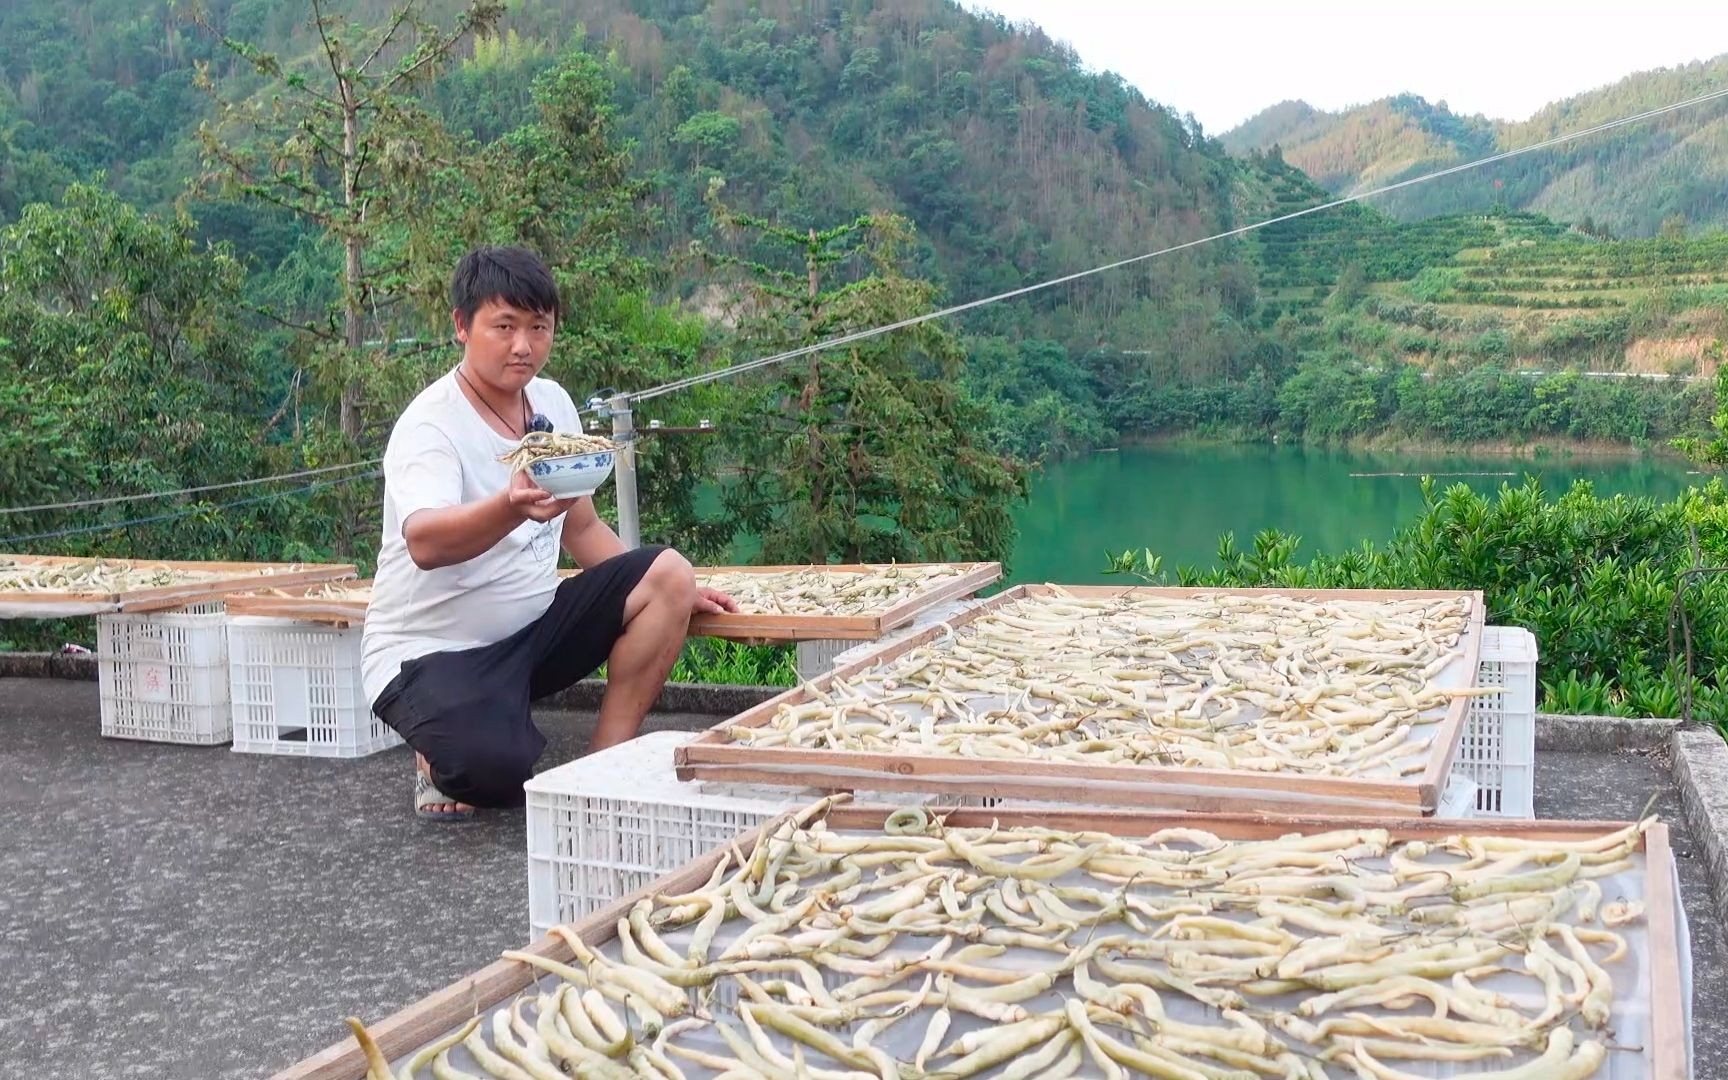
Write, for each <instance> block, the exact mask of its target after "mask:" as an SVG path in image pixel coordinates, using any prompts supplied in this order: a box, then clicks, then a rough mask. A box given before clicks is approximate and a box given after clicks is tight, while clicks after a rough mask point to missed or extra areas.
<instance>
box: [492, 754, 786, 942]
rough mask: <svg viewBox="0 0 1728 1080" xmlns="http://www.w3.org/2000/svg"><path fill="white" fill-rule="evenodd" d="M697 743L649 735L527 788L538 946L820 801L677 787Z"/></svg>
mask: <svg viewBox="0 0 1728 1080" xmlns="http://www.w3.org/2000/svg"><path fill="white" fill-rule="evenodd" d="M691 738H692V735H691V734H690V733H689V732H683V731H662V732H655V733H652V734H648V735H643V736H640V737H639V738H636V739H632V740H631V741H630V742H627V743H622V744H620V745H618V746H614V747H610V748H608V749H606V750H602V751H600V752H599V753H595V754H590V755H588V756H587V757H583V758H578V759H576V760H575V761H572V762H569V763H568V764H564V765H560V766H558V767H556V768H553V769H548V770H547V771H545V772H543V773H540V774H539V775H538V776H535V777H533V778H531V779H530V780H528V782H527V783H526V784H524V785H523V789H524V790H525V791H526V793H527V802H528V829H527V831H528V923H529V929H530V931H531V932H532V934H533V936H534V937H536V938H538V937H540V936H541V935H543V934H545V933H546V932H547V931H548V930H549V929H551V928H552V927H553V926H555V925H557V924H559V923H564V922H570V921H572V920H574V919H580V918H582V917H584V916H586V915H592V914H593V913H594V912H596V911H598V910H600V909H601V908H602V907H604V906H606V905H607V904H609V903H611V902H612V901H614V900H617V899H619V898H620V897H623V896H627V895H629V894H630V893H632V892H634V891H635V890H637V889H640V888H642V887H643V886H644V885H647V884H648V883H649V882H651V881H653V880H654V879H655V878H658V877H660V876H662V875H663V874H665V873H667V872H668V871H670V870H675V869H677V868H678V867H680V866H683V865H684V864H685V863H687V862H689V861H690V860H692V859H694V858H696V857H697V856H698V855H702V854H704V853H706V852H708V851H711V850H713V849H714V848H715V847H717V846H719V845H720V844H723V843H726V842H728V841H731V840H733V839H735V838H736V837H737V836H738V834H739V833H742V832H744V831H745V830H747V829H750V828H753V827H754V826H756V825H760V824H761V823H762V822H764V821H767V820H768V819H769V818H772V817H774V816H775V815H776V814H779V813H782V812H784V811H785V810H788V809H791V808H793V807H797V806H803V805H806V804H808V803H809V802H810V801H811V800H812V799H814V798H816V797H817V795H816V793H815V792H812V791H809V790H800V789H794V788H767V787H761V788H758V787H754V786H746V785H733V784H684V783H680V782H679V780H678V778H677V776H676V775H674V773H673V766H672V752H673V751H674V750H675V749H676V748H677V747H678V746H680V745H682V744H683V743H685V742H687V741H689V740H690V739H691Z"/></svg>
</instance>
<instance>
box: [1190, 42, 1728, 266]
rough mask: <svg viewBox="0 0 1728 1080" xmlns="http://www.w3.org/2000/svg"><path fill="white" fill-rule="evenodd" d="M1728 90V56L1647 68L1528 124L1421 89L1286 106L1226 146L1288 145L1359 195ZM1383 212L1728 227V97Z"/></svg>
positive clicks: (1402, 199)
mask: <svg viewBox="0 0 1728 1080" xmlns="http://www.w3.org/2000/svg"><path fill="white" fill-rule="evenodd" d="M1724 86H1728V56H1719V57H1716V58H1715V59H1713V60H1708V61H1700V62H1697V63H1692V64H1685V65H1681V66H1679V67H1675V68H1667V69H1662V70H1658V71H1647V72H1640V73H1638V74H1636V75H1631V76H1628V77H1627V78H1625V79H1622V80H1620V81H1619V82H1616V83H1614V84H1612V85H1610V86H1606V87H1603V88H1601V89H1599V90H1593V91H1590V92H1589V93H1584V94H1579V95H1576V96H1574V97H1570V98H1567V99H1565V100H1564V101H1559V102H1556V103H1554V104H1552V105H1549V106H1547V107H1546V108H1544V109H1542V110H1541V111H1540V112H1538V113H1537V114H1536V115H1535V116H1533V117H1531V118H1530V119H1529V120H1526V121H1522V122H1518V123H1503V122H1495V121H1490V120H1488V119H1486V118H1484V117H1481V116H1459V115H1457V114H1456V113H1453V112H1452V111H1451V110H1449V109H1448V108H1447V107H1446V105H1445V103H1444V102H1440V103H1434V102H1429V101H1425V100H1423V99H1422V98H1420V97H1417V96H1415V95H1413V94H1402V95H1399V96H1396V97H1390V98H1384V99H1382V100H1380V101H1375V102H1371V103H1370V104H1367V105H1362V106H1359V107H1357V108H1353V109H1348V110H1345V111H1342V112H1336V113H1332V112H1323V111H1321V110H1318V109H1315V108H1313V107H1312V106H1310V105H1308V104H1306V103H1305V102H1301V101H1286V102H1282V103H1279V104H1277V105H1274V106H1271V107H1270V108H1268V109H1266V110H1265V111H1263V112H1261V113H1259V114H1258V115H1256V116H1254V117H1252V118H1251V119H1249V120H1248V121H1246V122H1245V123H1243V124H1242V125H1241V126H1240V127H1238V128H1236V129H1235V130H1233V131H1230V132H1228V133H1226V134H1225V135H1223V136H1221V139H1220V141H1222V142H1223V144H1224V145H1225V146H1227V147H1229V148H1230V150H1231V151H1232V152H1233V153H1239V154H1246V153H1248V152H1250V151H1253V150H1259V151H1267V150H1270V149H1271V148H1272V147H1274V146H1276V147H1278V148H1279V150H1280V151H1281V152H1282V155H1283V157H1284V160H1286V161H1288V162H1289V163H1290V164H1292V165H1295V166H1296V167H1297V168H1299V169H1302V170H1303V171H1304V172H1306V173H1308V175H1309V176H1311V177H1313V178H1314V179H1315V180H1316V181H1317V182H1319V183H1320V184H1321V185H1323V186H1324V187H1325V188H1326V189H1327V190H1329V191H1332V192H1337V193H1354V192H1360V191H1368V190H1371V189H1373V188H1377V187H1381V186H1383V185H1385V184H1388V183H1393V182H1396V181H1398V180H1403V179H1405V178H1407V177H1411V176H1417V175H1420V174H1422V173H1426V172H1432V171H1434V170H1436V169H1440V168H1445V167H1446V166H1449V165H1456V164H1458V163H1459V162H1461V161H1468V160H1472V159H1475V158H1481V157H1485V156H1487V155H1489V154H1493V153H1496V152H1498V151H1503V150H1513V149H1517V148H1519V147H1524V146H1530V145H1533V144H1535V143H1539V142H1542V141H1544V140H1546V139H1549V138H1552V137H1553V136H1555V135H1558V134H1561V133H1563V132H1568V131H1578V130H1581V129H1584V128H1588V127H1591V126H1593V125H1596V124H1600V123H1604V122H1606V121H1609V120H1614V119H1618V118H1620V117H1624V116H1631V115H1634V114H1636V113H1640V112H1643V111H1645V110H1649V109H1655V108H1660V107H1662V106H1664V105H1670V104H1673V103H1675V102H1678V101H1683V100H1686V99H1688V98H1692V97H1697V96H1699V95H1702V94H1706V93H1709V92H1710V91H1713V90H1720V89H1722V88H1723V87H1724ZM1375 205H1376V206H1378V207H1380V208H1381V209H1384V210H1386V211H1387V212H1389V213H1391V214H1394V215H1396V216H1397V217H1399V218H1401V219H1404V220H1414V219H1417V218H1423V217H1429V216H1432V215H1435V214H1456V213H1463V212H1470V211H1475V212H1482V211H1486V210H1489V209H1491V208H1493V207H1495V206H1497V205H1498V206H1505V207H1509V208H1512V209H1518V210H1533V211H1536V212H1539V213H1543V214H1546V215H1548V216H1549V217H1552V218H1555V219H1557V220H1561V221H1573V222H1579V223H1583V224H1585V225H1586V226H1587V228H1588V229H1589V230H1590V231H1595V230H1597V229H1601V230H1605V231H1607V232H1609V233H1611V234H1613V235H1616V236H1653V235H1655V234H1656V233H1657V232H1658V231H1661V230H1662V229H1663V228H1664V226H1666V227H1667V229H1668V230H1669V231H1670V232H1693V233H1697V232H1700V231H1705V230H1709V229H1721V228H1723V227H1725V226H1728V99H1721V98H1719V99H1716V100H1714V101H1710V102H1706V103H1703V104H1700V105H1694V106H1690V107H1688V108H1686V109H1683V110H1677V111H1675V112H1672V113H1668V114H1665V115H1663V116H1660V117H1656V118H1653V119H1651V120H1648V121H1644V122H1641V123H1639V124H1636V125H1628V126H1627V127H1624V128H1621V129H1617V130H1614V131H1611V132H1607V133H1604V134H1603V135H1602V136H1600V137H1598V138H1593V139H1591V140H1589V141H1587V142H1580V143H1576V144H1570V145H1567V146H1560V147H1554V148H1552V149H1548V150H1540V151H1534V152H1532V153H1530V154H1528V155H1523V156H1519V157H1515V158H1511V159H1509V160H1507V161H1505V162H1502V163H1499V164H1496V165H1494V166H1492V167H1490V168H1487V169H1483V170H1481V171H1472V172H1468V173H1463V174H1460V175H1458V176H1455V177H1448V178H1445V179H1443V180H1439V181H1436V182H1434V183H1432V184H1424V185H1421V186H1419V187H1413V188H1407V189H1404V190H1401V191H1397V192H1392V193H1390V194H1387V195H1384V196H1378V197H1376V201H1375Z"/></svg>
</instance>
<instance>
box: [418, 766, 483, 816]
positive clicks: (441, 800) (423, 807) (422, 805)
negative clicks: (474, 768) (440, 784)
mask: <svg viewBox="0 0 1728 1080" xmlns="http://www.w3.org/2000/svg"><path fill="white" fill-rule="evenodd" d="M455 804H456V800H455V799H452V798H451V797H450V796H448V795H446V794H444V793H443V792H442V791H439V790H438V789H437V788H436V787H434V786H433V785H432V778H431V777H430V776H428V775H426V774H425V773H424V772H421V771H420V770H419V769H418V768H416V769H415V770H414V816H415V817H417V818H420V819H421V820H422V821H467V820H468V819H470V818H472V817H473V816H474V808H473V807H471V806H470V807H468V808H467V809H465V810H432V809H429V807H433V806H440V805H450V806H454V805H455Z"/></svg>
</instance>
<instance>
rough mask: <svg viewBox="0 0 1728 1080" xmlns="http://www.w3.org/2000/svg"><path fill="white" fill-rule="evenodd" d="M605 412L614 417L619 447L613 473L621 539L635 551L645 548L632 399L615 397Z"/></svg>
mask: <svg viewBox="0 0 1728 1080" xmlns="http://www.w3.org/2000/svg"><path fill="white" fill-rule="evenodd" d="M606 408H607V410H608V411H609V412H610V413H611V414H612V441H613V442H615V443H618V444H619V449H618V458H617V464H616V465H615V466H614V468H613V471H612V479H613V482H614V484H615V485H616V486H617V489H618V539H620V540H622V541H624V547H625V548H626V549H628V550H630V551H634V550H636V549H637V548H639V547H641V546H642V519H641V517H640V516H639V515H638V513H637V509H636V421H635V418H634V417H633V416H631V415H630V395H628V394H618V395H615V396H614V397H612V398H610V399H608V400H607V402H606Z"/></svg>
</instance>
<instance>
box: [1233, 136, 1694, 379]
mask: <svg viewBox="0 0 1728 1080" xmlns="http://www.w3.org/2000/svg"><path fill="white" fill-rule="evenodd" d="M1269 171H1270V174H1271V175H1272V176H1273V177H1274V178H1275V179H1274V180H1273V181H1272V182H1271V183H1270V184H1268V185H1267V186H1265V187H1264V188H1263V189H1261V190H1259V191H1257V192H1255V193H1254V196H1255V197H1256V199H1257V201H1258V203H1259V205H1256V206H1255V207H1254V209H1256V210H1258V211H1263V212H1270V213H1273V214H1276V213H1287V212H1289V211H1291V210H1296V209H1300V208H1302V207H1305V206H1312V205H1316V204H1317V203H1319V202H1321V201H1324V200H1326V199H1327V198H1328V196H1327V195H1326V193H1325V192H1324V191H1322V190H1321V189H1319V188H1318V187H1317V186H1316V185H1314V184H1313V183H1312V182H1311V181H1309V180H1308V179H1307V177H1306V176H1305V175H1303V174H1302V173H1300V172H1298V171H1297V170H1295V169H1294V168H1290V167H1289V166H1284V165H1283V164H1282V163H1281V162H1276V161H1274V162H1273V167H1272V168H1271V170H1269ZM1253 235H1254V240H1253V243H1252V249H1253V257H1254V258H1255V260H1256V262H1257V264H1258V266H1259V271H1260V281H1261V299H1262V308H1261V319H1262V324H1263V325H1264V326H1266V327H1273V326H1276V325H1279V323H1280V320H1287V321H1286V323H1285V325H1286V326H1287V327H1288V326H1290V325H1291V324H1294V325H1295V326H1298V327H1302V326H1306V327H1311V328H1312V327H1319V326H1321V325H1323V324H1326V323H1328V322H1330V323H1335V324H1341V323H1348V324H1349V330H1350V335H1349V338H1348V339H1347V340H1348V341H1349V342H1350V343H1352V344H1356V345H1359V346H1367V347H1375V346H1385V347H1389V348H1390V349H1392V350H1393V351H1395V352H1397V353H1399V354H1402V355H1403V356H1404V357H1405V358H1407V359H1410V360H1414V361H1417V362H1421V363H1425V364H1432V363H1434V362H1437V361H1460V362H1475V363H1480V362H1501V363H1506V362H1512V361H1517V362H1521V363H1526V364H1530V365H1535V366H1541V367H1545V368H1565V367H1576V368H1580V369H1583V370H1596V371H1628V372H1637V373H1644V374H1682V375H1687V374H1698V373H1708V371H1709V370H1712V369H1713V368H1714V365H1715V362H1716V360H1717V359H1718V358H1719V357H1720V356H1721V354H1722V348H1723V347H1722V339H1723V337H1724V336H1725V334H1728V235H1724V234H1712V235H1708V236H1703V237H1698V238H1694V239H1688V238H1684V237H1677V236H1676V237H1651V238H1647V239H1633V240H1604V239H1601V238H1599V237H1596V236H1593V235H1589V234H1586V233H1584V232H1581V231H1579V230H1578V229H1575V228H1572V227H1569V226H1567V225H1564V224H1561V223H1559V222H1555V221H1552V220H1550V219H1548V218H1546V217H1544V216H1542V215H1540V214H1534V213H1525V212H1519V211H1509V210H1499V211H1495V212H1491V213H1487V214H1463V215H1453V216H1449V217H1438V218H1429V219H1426V220H1423V221H1417V222H1409V223H1400V222H1398V221H1396V220H1394V219H1392V218H1391V217H1389V216H1387V215H1385V214H1382V213H1380V212H1378V211H1377V210H1375V209H1373V208H1371V207H1368V206H1364V205H1360V204H1356V205H1351V206H1346V207H1339V208H1337V209H1333V210H1327V211H1322V212H1320V213H1316V214H1313V215H1310V216H1307V217H1303V218H1298V219H1295V220H1293V221H1287V222H1283V223H1281V224H1278V225H1274V226H1269V227H1268V228H1266V229H1263V230H1260V231H1259V232H1257V233H1255V234H1253Z"/></svg>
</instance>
